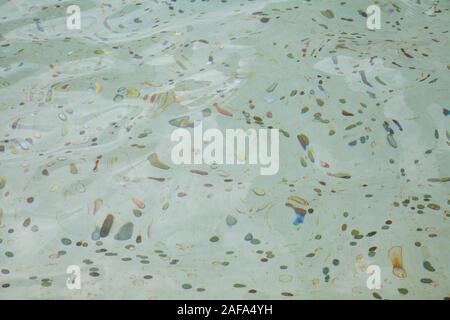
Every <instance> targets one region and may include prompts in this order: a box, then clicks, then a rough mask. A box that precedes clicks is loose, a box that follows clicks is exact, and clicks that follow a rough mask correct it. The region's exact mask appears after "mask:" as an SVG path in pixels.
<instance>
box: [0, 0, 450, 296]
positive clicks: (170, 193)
mask: <svg viewBox="0 0 450 320" xmlns="http://www.w3.org/2000/svg"><path fill="white" fill-rule="evenodd" d="M70 4H78V5H79V6H80V7H81V16H82V25H81V29H80V30H67V28H66V17H67V16H68V15H67V14H66V7H67V6H68V5H70ZM370 4H372V2H371V1H359V0H358V1H295V0H291V1H274V0H267V1H264V0H257V1H243V0H236V1H231V0H228V1H227V2H221V1H209V2H205V1H198V0H197V1H180V0H179V1H176V2H171V1H167V2H163V1H144V0H142V1H131V0H123V1H118V0H117V1H103V2H102V1H79V2H78V3H77V2H76V1H74V2H62V1H43V0H39V1H38V0H36V1H25V0H24V1H5V0H3V1H0V94H1V98H0V125H1V126H0V130H1V131H0V134H1V140H0V298H2V299H10V298H39V299H46V298H64V299H71V298H82V299H86V298H97V299H104V298H140V299H161V298H166V299H167V298H178V299H220V298H224V299H230V298H237V299H241V298H243V299H268V298H270V299H280V298H283V299H307V298H313V299H317V298H326V299H330V298H340V299H374V298H377V297H378V298H380V297H382V298H388V299H413V298H415V299H442V298H444V297H448V296H450V280H449V276H450V274H449V263H450V251H449V250H448V245H449V243H450V242H449V237H450V225H449V219H448V218H449V214H450V212H449V209H448V203H449V200H448V199H449V192H448V191H449V188H448V183H449V182H448V180H449V178H448V177H449V176H450V170H449V165H448V164H449V160H450V157H449V151H448V148H449V141H450V133H449V120H448V116H447V114H448V109H450V105H449V102H450V93H449V87H450V82H449V72H450V58H449V57H450V56H449V49H450V46H449V38H450V36H449V26H450V23H449V21H450V14H449V9H450V2H449V1H428V0H409V1H408V0H402V1H400V0H393V1H379V5H380V7H381V21H382V24H381V29H380V30H375V31H369V30H368V29H367V27H366V18H365V17H363V16H362V15H361V13H359V12H358V10H360V11H365V9H366V8H367V7H368V6H369V5H370ZM170 6H172V7H170ZM326 10H330V11H326ZM330 12H331V13H330ZM267 18H269V19H267ZM274 83H275V84H276V85H275V84H274ZM152 97H153V98H152ZM155 97H156V99H155ZM158 97H159V100H158ZM250 100H251V102H249V101H250ZM215 103H218V104H219V105H220V106H221V107H222V108H223V110H226V111H223V110H222V109H217V108H216V107H215V105H214V104H215ZM219 111H221V112H219ZM269 112H270V113H271V114H268V113H269ZM181 116H189V120H202V123H203V126H204V127H205V128H218V129H221V130H225V129H231V128H243V129H247V128H255V129H259V128H267V127H273V128H279V129H282V130H283V131H282V133H281V134H280V170H279V172H278V173H277V174H276V175H273V176H261V175H260V174H259V167H257V166H248V165H240V166H237V165H219V166H217V167H215V166H208V165H179V166H177V165H174V164H173V163H171V157H170V154H171V146H172V145H173V143H172V142H171V141H170V134H171V133H172V132H173V131H174V130H175V129H176V126H174V125H172V124H170V123H169V121H170V120H172V119H175V118H179V117H181ZM254 117H256V118H254ZM394 120H395V121H394ZM172 123H174V122H172ZM188 123H189V122H188ZM299 134H303V135H304V136H306V137H307V138H308V140H309V145H308V146H305V149H303V148H302V145H301V144H300V142H299V140H298V138H297V135H299ZM388 137H389V141H388ZM303 139H304V137H303ZM308 152H309V155H308ZM153 153H156V154H157V155H158V158H159V160H161V161H162V162H164V163H165V164H167V165H168V166H170V169H161V168H158V167H155V166H153V165H151V164H150V162H149V161H148V159H147V158H148V156H149V155H150V154H153ZM96 160H98V163H96ZM191 169H201V170H204V171H206V172H207V173H208V174H207V175H199V174H196V173H193V172H191V171H190V170H191ZM155 178H156V179H155ZM254 188H260V189H262V190H258V189H257V190H256V191H257V192H258V193H259V194H260V195H257V194H256V193H255V192H254ZM261 191H264V192H263V193H262V192H261ZM291 196H299V197H301V198H302V199H305V200H306V201H303V200H301V199H300V200H298V201H300V204H298V203H297V204H296V205H298V206H299V207H301V209H303V210H306V211H307V210H308V209H309V211H310V213H307V214H306V216H305V217H304V222H303V223H300V224H294V221H295V220H296V214H295V212H294V210H293V209H292V208H290V207H288V206H286V203H288V201H289V202H292V198H291V200H288V197H291ZM133 199H134V200H133ZM297 199H298V198H297ZM301 202H303V204H301ZM94 206H95V208H94ZM144 206H145V207H144ZM139 207H141V209H139ZM108 214H111V215H112V216H113V217H114V220H113V224H112V227H111V229H110V232H109V234H107V232H106V231H105V230H106V228H103V229H104V230H103V232H102V236H100V235H99V234H98V232H99V228H100V227H102V225H103V224H104V221H105V219H106V217H107V215H108ZM230 216H232V217H230ZM129 222H131V223H132V224H133V229H132V235H131V238H130V239H128V240H117V239H115V238H117V237H115V235H116V234H117V233H118V232H119V229H120V228H121V227H122V226H123V225H124V224H126V223H129ZM227 222H228V223H227ZM128 226H130V224H128ZM96 228H97V229H96ZM96 230H97V231H96ZM128 231H130V230H128ZM124 233H127V232H124ZM128 233H129V232H128ZM249 233H251V234H252V237H253V239H252V240H249V239H250V238H251V237H250V236H248V234H249ZM67 239H70V241H69V240H67ZM246 239H247V240H246ZM393 247H394V251H395V250H396V249H395V247H401V249H402V258H403V271H404V272H403V273H401V272H400V273H399V272H397V276H396V275H395V274H394V273H393V267H392V263H391V260H390V258H389V254H388V252H389V250H390V249H391V248H393ZM391 252H393V251H391ZM69 265H78V266H80V268H81V282H82V287H81V289H80V290H69V289H68V288H67V287H66V279H67V276H68V275H67V274H66V268H67V267H68V266H69ZM369 265H377V266H379V267H380V269H381V280H382V287H381V289H379V290H369V289H368V288H367V287H366V279H367V277H368V275H367V274H366V273H365V270H366V268H367V266H369ZM405 273H406V274H405ZM402 274H403V275H406V277H403V278H401V277H398V275H402ZM399 289H400V290H399ZM404 289H407V291H405V290H404ZM374 292H375V294H374Z"/></svg>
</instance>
